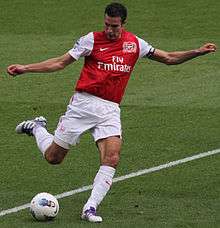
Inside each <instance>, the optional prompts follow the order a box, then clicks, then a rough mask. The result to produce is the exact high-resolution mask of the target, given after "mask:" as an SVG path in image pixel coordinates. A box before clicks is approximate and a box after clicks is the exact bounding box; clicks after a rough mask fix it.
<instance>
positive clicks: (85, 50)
mask: <svg viewBox="0 0 220 228" xmlns="http://www.w3.org/2000/svg"><path fill="white" fill-rule="evenodd" d="M93 45H94V35H93V32H90V33H88V34H87V35H85V36H82V37H81V38H79V39H78V40H77V41H76V43H75V44H74V46H73V48H72V49H70V50H69V52H68V53H69V54H70V55H71V56H72V57H73V58H74V59H76V60H78V59H79V58H80V57H84V56H88V55H90V54H91V52H92V49H93Z"/></svg>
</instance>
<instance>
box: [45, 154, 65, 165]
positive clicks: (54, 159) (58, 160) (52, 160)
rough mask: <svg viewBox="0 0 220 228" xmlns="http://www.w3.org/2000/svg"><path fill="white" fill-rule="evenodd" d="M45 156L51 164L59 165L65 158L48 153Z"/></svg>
mask: <svg viewBox="0 0 220 228" xmlns="http://www.w3.org/2000/svg"><path fill="white" fill-rule="evenodd" d="M45 158H46V160H47V162H48V163H50V164H51V165H59V164H60V163H61V162H62V161H63V159H62V158H60V157H59V156H55V155H51V154H47V155H46V156H45Z"/></svg>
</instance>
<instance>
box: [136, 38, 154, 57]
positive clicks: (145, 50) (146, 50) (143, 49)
mask: <svg viewBox="0 0 220 228" xmlns="http://www.w3.org/2000/svg"><path fill="white" fill-rule="evenodd" d="M137 39H138V42H139V47H140V52H139V58H142V57H147V58H149V57H150V56H151V55H152V54H153V53H154V51H155V48H154V47H152V46H151V45H150V44H149V43H147V42H146V41H144V40H143V39H141V38H139V37H137Z"/></svg>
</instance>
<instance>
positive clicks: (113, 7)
mask: <svg viewBox="0 0 220 228" xmlns="http://www.w3.org/2000/svg"><path fill="white" fill-rule="evenodd" d="M105 14H107V15H108V16H109V17H120V18H121V22H122V23H124V22H125V20H126V18H127V9H126V7H125V6H123V5H122V4H120V3H117V2H112V3H111V4H109V5H107V6H106V8H105Z"/></svg>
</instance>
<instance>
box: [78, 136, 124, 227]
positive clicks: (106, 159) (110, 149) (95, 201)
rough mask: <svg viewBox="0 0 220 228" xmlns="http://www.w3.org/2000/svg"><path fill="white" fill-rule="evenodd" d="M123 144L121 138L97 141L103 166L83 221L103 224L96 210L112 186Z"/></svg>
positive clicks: (86, 206)
mask: <svg viewBox="0 0 220 228" xmlns="http://www.w3.org/2000/svg"><path fill="white" fill-rule="evenodd" d="M121 144H122V140H121V138H120V137H119V136H112V137H108V138H106V139H100V140H98V141H97V146H98V148H99V152H100V160H101V161H100V162H101V166H100V168H99V171H98V172H97V174H96V177H95V179H94V182H93V189H92V192H91V195H90V197H89V199H88V201H87V203H86V204H85V206H84V208H83V214H82V218H83V219H86V220H88V221H90V222H102V218H101V217H100V216H97V215H96V209H97V207H98V206H99V204H100V203H101V202H102V200H103V199H104V197H105V196H106V194H107V192H108V191H109V190H110V187H111V185H112V179H113V177H114V174H115V169H116V167H117V165H118V162H119V158H120V150H121Z"/></svg>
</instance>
